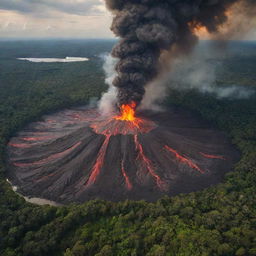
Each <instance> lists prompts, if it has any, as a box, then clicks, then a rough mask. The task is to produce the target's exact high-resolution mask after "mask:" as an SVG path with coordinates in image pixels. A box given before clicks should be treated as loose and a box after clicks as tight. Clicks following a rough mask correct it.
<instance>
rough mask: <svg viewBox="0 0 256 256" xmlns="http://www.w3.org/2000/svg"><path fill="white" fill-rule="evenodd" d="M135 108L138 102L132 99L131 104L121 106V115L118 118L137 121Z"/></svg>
mask: <svg viewBox="0 0 256 256" xmlns="http://www.w3.org/2000/svg"><path fill="white" fill-rule="evenodd" d="M135 108H136V103H135V102H134V101H132V102H131V103H130V104H127V105H125V104H124V105H122V106H121V107H120V112H121V115H120V116H116V117H115V119H116V120H121V121H135V120H136V117H135Z"/></svg>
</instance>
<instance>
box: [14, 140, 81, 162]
mask: <svg viewBox="0 0 256 256" xmlns="http://www.w3.org/2000/svg"><path fill="white" fill-rule="evenodd" d="M80 144H81V142H80V141H79V142H78V143H76V144H75V145H74V146H72V147H71V148H69V149H67V150H65V151H63V152H60V153H56V154H53V155H50V156H49V157H47V158H44V159H42V160H39V161H36V162H32V163H19V162H14V163H13V165H14V166H17V167H29V166H33V165H43V164H47V163H48V162H50V161H53V160H55V159H58V158H61V157H63V156H65V155H67V154H68V153H70V152H71V151H73V150H74V149H75V148H77V147H78V146H79V145H80Z"/></svg>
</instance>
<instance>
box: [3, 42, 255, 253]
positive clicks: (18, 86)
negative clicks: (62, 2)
mask: <svg viewBox="0 0 256 256" xmlns="http://www.w3.org/2000/svg"><path fill="white" fill-rule="evenodd" d="M89 46H90V47H91V48H92V49H94V48H93V47H94V43H92V44H91V45H89ZM5 47H7V46H5ZM98 47H99V46H98ZM103 48H104V47H103ZM103 48H102V47H101V51H102V49H103ZM104 49H105V50H109V44H108V43H106V46H105V48H104ZM95 51H96V50H95ZM8 56H9V55H8ZM4 58H6V59H4ZM8 58H9V59H8ZM8 58H7V57H2V58H1V61H0V69H1V77H0V82H1V84H0V101H1V105H0V144H1V163H0V166H1V169H0V171H1V178H0V220H1V222H0V255H4V256H14V255H15V256H46V255H52V256H54V255H56V256H58V255H64V256H85V255H86V256H88V255H97V256H103V255H104V256H108V255H117V256H125V255H127V256H128V255H129V256H130V255H132V256H136V255H147V256H153V255H154V256H156V255H157V256H161V255H167V256H174V255H178V256H190V255H193V256H197V255H198V256H199V255H200V256H202V255H204V256H207V255H223V256H229V255H230V256H231V255H232V256H233V255H237V256H242V255H246V256H253V255H256V238H255V234H256V217H255V216H256V209H255V206H256V204H255V203H256V200H255V196H256V186H255V184H256V160H255V159H256V130H255V127H256V116H255V113H256V100H255V98H251V99H247V100H231V99H230V100H217V99H215V98H213V97H212V96H210V95H200V94H198V93H197V92H194V91H189V92H177V91H171V92H170V96H169V97H168V99H166V104H176V105H179V106H183V107H186V108H189V109H191V110H193V111H195V114H198V113H199V114H200V115H201V116H202V117H203V118H205V119H207V120H209V121H210V122H211V123H212V124H213V125H215V126H217V127H219V128H220V129H222V130H223V131H225V132H226V133H228V135H229V136H230V138H231V139H232V141H233V143H234V144H235V145H236V146H237V147H238V148H239V149H240V151H241V155H242V157H241V160H240V161H239V163H238V164H237V165H236V171H234V172H231V173H229V174H227V176H226V180H225V182H224V183H223V184H219V185H217V186H215V187H211V188H208V189H206V190H204V191H200V192H196V193H190V194H186V195H179V196H176V197H172V198H169V197H164V198H162V199H160V200H158V201H157V202H155V203H148V202H144V201H139V202H134V201H124V202H118V203H113V202H106V201H100V200H95V201H89V202H87V203H84V204H81V205H77V204H71V205H68V206H63V207H52V206H37V205H33V204H30V203H26V202H25V200H24V199H23V198H22V197H19V196H18V195H16V194H15V193H14V192H13V191H12V190H11V187H10V185H8V184H7V182H6V181H5V179H4V173H5V164H4V148H5V145H6V143H7V141H8V139H9V138H10V136H12V135H13V134H14V133H15V132H16V131H17V130H18V129H20V128H21V127H22V126H24V125H25V124H26V123H27V122H29V121H31V120H33V119H35V118H37V117H38V116H39V115H41V114H43V113H46V112H48V111H54V110H56V109H59V108H63V107H68V106H70V105H74V104H81V103H85V102H88V100H89V99H90V98H91V97H99V95H100V94H101V92H102V91H103V90H104V89H105V86H104V85H103V78H104V77H103V73H102V70H101V69H100V68H99V67H100V66H101V65H102V63H101V61H100V59H97V58H95V59H94V60H92V61H91V62H88V63H79V64H78V63H77V64H72V65H71V64H65V65H64V64H45V63H44V64H43V63H42V64H37V65H34V64H31V63H23V62H21V63H19V64H18V63H17V62H18V61H14V60H13V59H12V58H11V57H8Z"/></svg>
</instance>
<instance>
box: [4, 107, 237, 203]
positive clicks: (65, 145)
mask: <svg viewBox="0 0 256 256" xmlns="http://www.w3.org/2000/svg"><path fill="white" fill-rule="evenodd" d="M7 153H8V166H9V168H8V178H9V179H10V181H11V182H12V184H13V185H16V186H17V187H18V191H19V192H20V193H21V194H23V195H25V196H33V197H40V198H45V199H48V200H53V201H56V202H59V203H70V202H84V201H87V200H90V199H95V198H100V199H106V200H111V201H119V200H124V199H133V200H141V199H144V200H147V201H155V200H157V199H158V198H160V197H162V196H163V195H165V194H166V195H170V196H172V195H176V194H179V193H188V192H192V191H197V190H201V189H203V188H206V187H209V186H211V185H213V184H216V183H219V182H221V181H222V180H223V177H224V175H225V173H227V172H229V171H231V170H232V166H233V164H234V163H235V162H236V161H237V159H238V157H239V154H238V152H237V151H236V149H234V148H233V147H232V145H231V144H230V143H229V141H228V139H227V138H226V136H225V134H224V133H222V132H219V131H216V130H214V129H212V128H211V127H210V126H209V124H208V123H206V122H204V121H202V120H201V119H200V118H198V117H195V116H194V115H192V114H191V113H190V112H187V111H184V110H182V109H179V108H175V107H173V108H170V109H168V110H166V111H163V112H160V113H159V112H158V113H155V112H151V111H137V113H136V115H135V105H134V103H131V104H130V105H123V106H121V114H120V115H119V114H114V115H111V116H108V117H103V116H101V115H100V113H99V111H98V110H97V109H96V108H89V107H79V108H72V109H67V110H63V111H59V112H57V113H54V114H51V115H46V116H43V117H42V119H41V120H40V121H38V122H34V123H31V124H30V125H28V126H27V127H25V128H24V130H23V131H20V132H19V133H18V134H17V136H16V137H13V138H12V139H11V140H10V142H9V144H8V147H7Z"/></svg>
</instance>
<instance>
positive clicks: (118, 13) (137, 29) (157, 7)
mask: <svg viewBox="0 0 256 256" xmlns="http://www.w3.org/2000/svg"><path fill="white" fill-rule="evenodd" d="M238 2H245V3H247V4H253V2H254V1H252V0H106V3H107V7H108V8H109V9H110V10H112V12H113V13H114V15H115V16H114V19H113V23H112V27H111V30H112V31H113V32H114V33H115V34H116V35H117V36H118V37H120V38H121V39H120V41H119V43H118V44H117V45H116V46H115V47H114V49H113V50H112V56H113V57H115V58H118V59H119V62H118V63H117V65H116V71H117V73H118V75H117V77H116V78H115V79H114V81H113V84H114V86H116V87H117V88H118V105H121V104H128V103H130V102H131V101H135V102H137V104H140V102H141V100H142V98H143V95H144V93H145V86H146V85H147V84H148V83H149V82H150V81H152V80H153V79H154V78H156V76H157V75H158V74H159V73H160V72H161V65H160V63H161V57H162V56H163V53H164V52H166V51H168V52H172V56H174V55H175V54H183V53H184V54H186V53H188V52H190V51H191V49H192V48H193V46H194V45H195V44H196V42H197V37H196V36H195V35H194V32H193V31H194V29H195V28H198V27H199V26H203V27H205V28H206V29H207V30H208V31H209V32H210V33H216V32H217V31H218V28H219V26H220V25H222V24H224V23H225V22H226V21H227V10H228V9H229V8H230V7H231V6H232V5H233V4H234V3H238ZM254 4H255V3H254ZM165 50H166V51H165Z"/></svg>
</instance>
